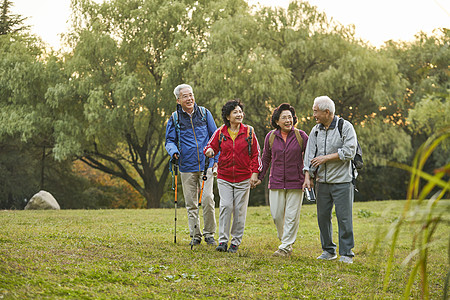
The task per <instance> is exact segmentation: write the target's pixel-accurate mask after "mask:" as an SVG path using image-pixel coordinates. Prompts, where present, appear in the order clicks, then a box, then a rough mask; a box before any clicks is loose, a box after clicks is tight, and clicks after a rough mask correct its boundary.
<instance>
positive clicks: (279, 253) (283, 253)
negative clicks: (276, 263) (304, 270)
mask: <svg viewBox="0 0 450 300" xmlns="http://www.w3.org/2000/svg"><path fill="white" fill-rule="evenodd" d="M273 256H278V257H289V256H291V252H290V251H286V250H283V249H278V250H277V251H275V252H274V253H273Z"/></svg>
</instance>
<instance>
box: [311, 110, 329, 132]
mask: <svg viewBox="0 0 450 300" xmlns="http://www.w3.org/2000/svg"><path fill="white" fill-rule="evenodd" d="M313 116H314V119H316V123H317V124H322V125H324V126H325V127H327V128H328V126H330V124H331V122H332V121H333V115H332V114H331V113H330V111H329V110H328V109H326V110H320V109H319V107H318V106H317V105H314V107H313Z"/></svg>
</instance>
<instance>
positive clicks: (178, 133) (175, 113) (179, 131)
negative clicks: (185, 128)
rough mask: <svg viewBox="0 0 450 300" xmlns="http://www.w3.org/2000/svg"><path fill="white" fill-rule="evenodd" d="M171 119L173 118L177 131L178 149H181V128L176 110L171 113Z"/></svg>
mask: <svg viewBox="0 0 450 300" xmlns="http://www.w3.org/2000/svg"><path fill="white" fill-rule="evenodd" d="M172 119H173V123H174V126H175V132H176V133H177V140H178V151H180V150H181V147H180V145H181V142H180V138H181V137H180V136H181V130H180V122H179V119H178V111H174V112H173V113H172Z"/></svg>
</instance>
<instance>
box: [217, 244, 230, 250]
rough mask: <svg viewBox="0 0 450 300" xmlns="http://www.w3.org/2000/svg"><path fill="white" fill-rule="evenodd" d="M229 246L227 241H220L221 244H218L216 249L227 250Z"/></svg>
mask: <svg viewBox="0 0 450 300" xmlns="http://www.w3.org/2000/svg"><path fill="white" fill-rule="evenodd" d="M227 248H228V246H227V243H220V244H219V246H217V248H216V251H219V252H226V251H227Z"/></svg>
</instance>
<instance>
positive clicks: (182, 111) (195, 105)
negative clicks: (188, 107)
mask: <svg viewBox="0 0 450 300" xmlns="http://www.w3.org/2000/svg"><path fill="white" fill-rule="evenodd" d="M177 111H178V112H179V113H185V114H188V113H187V112H185V111H184V110H183V108H182V107H181V104H179V103H177ZM197 111H198V105H197V102H195V103H194V110H193V111H192V114H194V113H195V112H197Z"/></svg>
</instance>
